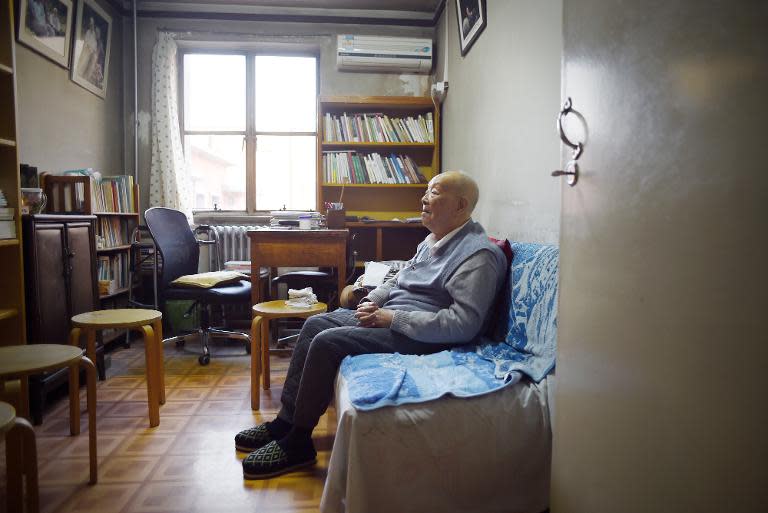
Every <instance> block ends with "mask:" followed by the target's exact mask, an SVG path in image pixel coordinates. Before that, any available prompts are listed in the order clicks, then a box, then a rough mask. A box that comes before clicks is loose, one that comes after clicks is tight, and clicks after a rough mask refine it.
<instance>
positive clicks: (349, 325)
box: [278, 308, 449, 430]
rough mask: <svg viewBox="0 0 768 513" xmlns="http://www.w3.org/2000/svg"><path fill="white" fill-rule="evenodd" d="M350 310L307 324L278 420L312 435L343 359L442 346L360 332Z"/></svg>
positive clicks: (387, 333) (429, 350) (388, 333)
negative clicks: (359, 355) (308, 431)
mask: <svg viewBox="0 0 768 513" xmlns="http://www.w3.org/2000/svg"><path fill="white" fill-rule="evenodd" d="M354 314H355V312H354V310H346V309H341V308H340V309H338V310H336V311H334V312H330V313H326V314H320V315H315V316H313V317H310V318H309V319H307V321H306V322H305V323H304V327H303V328H302V329H301V333H300V334H299V338H298V341H297V342H296V348H295V349H294V351H293V355H292V356H291V364H290V366H289V367H288V375H287V377H286V379H285V385H284V386H283V395H282V396H281V397H280V400H281V402H282V404H283V406H282V408H281V410H280V413H279V414H278V416H279V417H280V418H281V419H283V420H285V421H287V422H290V423H292V424H294V425H296V426H298V427H300V428H304V429H308V430H312V429H314V427H315V426H316V425H317V423H318V421H319V420H320V417H321V416H322V414H323V413H325V410H326V409H327V408H328V405H329V404H330V402H331V398H332V397H333V389H334V382H335V380H336V373H337V372H338V370H339V366H340V365H341V361H342V360H343V359H344V357H346V356H354V355H358V354H369V353H400V354H430V353H437V352H439V351H443V350H445V349H448V347H449V346H448V345H444V344H431V343H430V344H428V343H425V342H418V341H416V340H412V339H410V338H408V337H406V336H405V335H401V334H399V333H396V332H394V331H392V330H390V329H388V328H360V327H358V326H357V319H355V317H354Z"/></svg>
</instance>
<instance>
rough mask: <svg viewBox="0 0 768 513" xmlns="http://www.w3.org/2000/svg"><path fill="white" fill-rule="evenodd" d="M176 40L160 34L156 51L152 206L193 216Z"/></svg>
mask: <svg viewBox="0 0 768 513" xmlns="http://www.w3.org/2000/svg"><path fill="white" fill-rule="evenodd" d="M176 51H177V46H176V42H175V41H174V40H173V36H172V35H171V34H169V33H167V32H160V33H159V34H158V39H157V43H156V44H155V48H154V50H153V51H152V164H151V167H150V171H149V205H150V206H153V207H157V206H162V207H169V208H175V209H177V210H181V211H182V212H184V213H185V214H187V216H189V217H191V208H190V201H189V189H188V187H187V182H188V180H189V177H188V176H187V173H186V166H185V163H184V148H183V147H182V144H181V133H180V131H179V113H178V84H177V79H178V74H177V71H176Z"/></svg>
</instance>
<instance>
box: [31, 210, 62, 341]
mask: <svg viewBox="0 0 768 513" xmlns="http://www.w3.org/2000/svg"><path fill="white" fill-rule="evenodd" d="M30 223H31V226H32V230H31V233H32V236H33V237H34V243H33V245H32V248H33V249H32V250H31V255H32V265H31V266H30V267H31V268H30V269H29V270H28V272H30V273H34V274H33V275H32V276H30V277H28V279H29V280H31V283H33V284H34V290H31V291H29V292H30V293H29V294H28V302H29V304H33V305H35V307H33V308H32V309H30V310H31V311H30V312H29V322H30V329H29V342H30V343H32V344H43V343H44V344H66V343H68V342H67V335H68V334H69V315H68V314H69V311H68V304H67V303H68V301H67V296H68V288H67V282H66V274H65V268H64V266H65V264H66V260H67V257H66V255H65V239H64V224H63V223H43V222H37V221H30Z"/></svg>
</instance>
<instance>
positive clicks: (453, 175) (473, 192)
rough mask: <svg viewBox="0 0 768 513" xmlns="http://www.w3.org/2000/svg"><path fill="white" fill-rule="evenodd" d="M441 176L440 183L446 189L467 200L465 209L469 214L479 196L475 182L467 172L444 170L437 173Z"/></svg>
mask: <svg viewBox="0 0 768 513" xmlns="http://www.w3.org/2000/svg"><path fill="white" fill-rule="evenodd" d="M438 176H440V177H441V180H440V183H442V184H443V186H444V187H446V188H447V189H448V190H450V191H451V192H452V193H453V194H455V195H456V196H458V197H460V198H464V199H465V200H466V201H467V210H468V211H469V214H470V215H471V214H472V212H473V211H474V210H475V206H476V205H477V200H478V199H479V198H480V190H479V189H478V187H477V182H475V180H474V179H472V177H471V176H469V175H468V174H465V173H463V172H462V171H446V172H445V173H441V174H440V175H438Z"/></svg>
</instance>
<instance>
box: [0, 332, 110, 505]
mask: <svg viewBox="0 0 768 513" xmlns="http://www.w3.org/2000/svg"><path fill="white" fill-rule="evenodd" d="M79 365H81V366H84V367H85V371H86V377H87V384H88V385H87V390H88V454H89V456H90V467H91V476H90V483H91V484H96V481H97V480H98V471H97V461H96V366H95V365H94V364H93V361H92V360H91V359H90V358H88V357H87V356H84V355H83V350H82V349H80V348H79V347H73V346H66V345H63V344H30V345H24V346H6V347H0V380H8V379H19V380H20V381H21V394H20V396H21V399H20V400H21V406H20V410H21V414H22V416H24V415H28V412H29V385H28V383H29V376H30V375H32V374H39V373H41V372H45V371H49V370H56V369H61V368H63V367H69V432H70V433H71V434H73V435H77V434H79V433H80V395H79V388H80V386H79V381H80V379H79V376H78V371H77V368H78V366H79ZM73 378H74V379H73ZM10 511H14V510H13V509H11V510H10Z"/></svg>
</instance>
